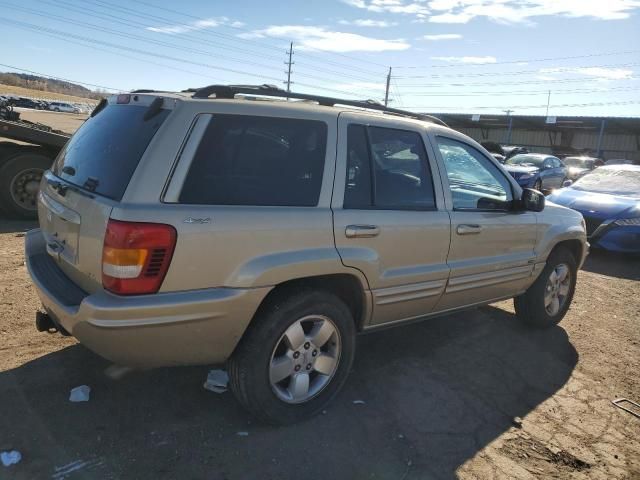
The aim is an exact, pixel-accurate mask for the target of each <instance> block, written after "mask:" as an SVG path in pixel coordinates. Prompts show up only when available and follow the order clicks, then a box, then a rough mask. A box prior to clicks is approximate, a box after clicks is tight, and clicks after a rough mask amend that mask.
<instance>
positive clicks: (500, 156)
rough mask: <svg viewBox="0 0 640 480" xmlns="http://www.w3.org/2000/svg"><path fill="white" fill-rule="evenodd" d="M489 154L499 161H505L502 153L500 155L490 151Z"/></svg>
mask: <svg viewBox="0 0 640 480" xmlns="http://www.w3.org/2000/svg"><path fill="white" fill-rule="evenodd" d="M491 156H492V157H493V158H495V159H496V160H498V161H499V162H500V163H504V162H506V161H507V159H506V158H505V156H504V155H500V154H499V153H492V154H491Z"/></svg>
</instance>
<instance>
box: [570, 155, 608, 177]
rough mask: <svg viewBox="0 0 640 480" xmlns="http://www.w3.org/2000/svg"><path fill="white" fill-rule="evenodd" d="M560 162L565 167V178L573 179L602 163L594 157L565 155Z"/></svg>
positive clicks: (602, 163)
mask: <svg viewBox="0 0 640 480" xmlns="http://www.w3.org/2000/svg"><path fill="white" fill-rule="evenodd" d="M562 163H564V164H565V166H566V167H567V178H568V179H569V180H573V181H575V180H577V179H578V178H580V177H581V176H582V175H584V174H586V173H589V172H590V171H591V170H593V169H594V168H597V167H601V166H602V165H604V161H603V160H602V159H600V158H596V157H565V158H563V159H562Z"/></svg>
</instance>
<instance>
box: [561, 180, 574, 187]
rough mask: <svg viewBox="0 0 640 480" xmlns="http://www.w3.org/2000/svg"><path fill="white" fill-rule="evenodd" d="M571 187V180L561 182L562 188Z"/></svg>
mask: <svg viewBox="0 0 640 480" xmlns="http://www.w3.org/2000/svg"><path fill="white" fill-rule="evenodd" d="M571 185H573V180H565V181H564V182H562V187H563V188H564V187H570V186H571Z"/></svg>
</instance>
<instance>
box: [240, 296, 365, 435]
mask: <svg viewBox="0 0 640 480" xmlns="http://www.w3.org/2000/svg"><path fill="white" fill-rule="evenodd" d="M298 327H302V328H301V329H298ZM303 334H304V335H303ZM355 335H356V329H355V324H354V320H353V317H352V315H351V312H350V310H349V308H348V307H347V306H346V305H345V304H344V303H343V302H342V301H341V300H340V299H339V298H338V297H336V296H335V295H333V294H331V293H328V292H323V291H317V290H308V289H304V290H295V291H292V292H291V294H289V295H281V296H279V298H276V299H275V300H274V301H272V302H270V303H269V304H268V305H266V306H265V307H264V308H263V307H261V309H260V311H259V313H258V314H257V317H256V318H254V320H253V322H252V324H251V325H250V327H249V328H248V330H247V332H246V333H245V335H244V337H243V338H242V340H241V341H240V344H239V345H238V347H237V348H236V351H235V352H234V353H233V355H232V357H231V358H230V360H229V362H228V371H229V379H230V386H231V390H232V391H233V393H234V394H235V396H236V398H237V399H238V400H239V401H240V403H241V404H242V405H243V406H244V407H245V408H246V409H247V410H249V411H250V412H251V413H252V414H253V415H255V416H256V417H257V418H258V419H260V420H262V421H264V422H266V423H271V424H289V423H294V422H298V421H301V420H306V419H308V418H311V417H312V416H313V415H315V414H317V413H318V412H320V411H321V410H322V409H323V408H324V407H325V405H326V404H327V403H328V402H329V401H330V400H331V399H332V398H333V397H334V396H335V395H336V394H337V393H338V391H339V390H340V388H341V387H342V385H343V384H344V382H345V381H346V379H347V376H348V374H349V370H350V369H351V365H352V363H353V358H354V354H355ZM316 343H317V345H316ZM281 366H282V367H284V368H283V369H282V371H280V367H281ZM316 369H317V370H316ZM321 372H324V373H321ZM299 386H301V388H300V389H298V388H297V387H299ZM305 387H306V388H305Z"/></svg>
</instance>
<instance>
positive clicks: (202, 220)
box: [182, 217, 211, 225]
mask: <svg viewBox="0 0 640 480" xmlns="http://www.w3.org/2000/svg"><path fill="white" fill-rule="evenodd" d="M182 223H198V224H200V225H203V224H205V223H211V219H210V218H209V217H207V218H193V217H188V218H185V219H184V220H183V221H182Z"/></svg>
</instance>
